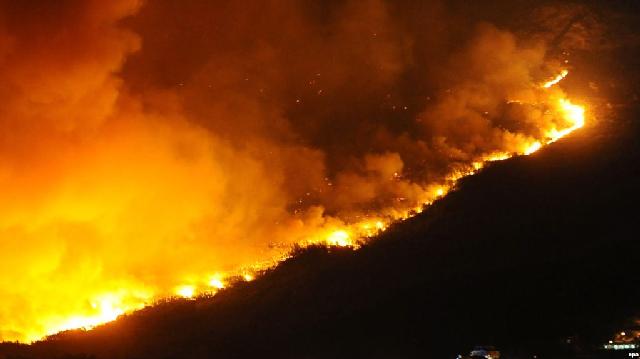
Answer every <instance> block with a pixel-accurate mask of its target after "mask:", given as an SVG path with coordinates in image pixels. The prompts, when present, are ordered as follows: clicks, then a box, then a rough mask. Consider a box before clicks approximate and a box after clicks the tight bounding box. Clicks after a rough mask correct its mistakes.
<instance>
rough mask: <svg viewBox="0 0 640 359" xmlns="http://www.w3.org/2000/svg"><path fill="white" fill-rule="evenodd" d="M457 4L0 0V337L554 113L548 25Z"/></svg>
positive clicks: (209, 263)
mask: <svg viewBox="0 0 640 359" xmlns="http://www.w3.org/2000/svg"><path fill="white" fill-rule="evenodd" d="M463 15H464V14H461V13H459V12H458V10H456V6H452V7H447V6H445V5H443V4H442V3H439V2H436V1H431V2H421V3H420V4H419V5H416V4H413V3H412V2H406V3H405V2H386V1H383V0H366V1H326V2H317V1H303V0H299V1H298V0H281V1H276V0H273V1H269V0H267V1H262V2H258V3H252V4H251V6H248V5H247V4H245V3H240V2H237V1H216V2H208V1H197V0H191V1H178V0H175V1H174V0H168V1H150V2H148V3H146V4H142V3H140V2H139V1H136V0H118V1H99V0H93V1H75V0H65V1H55V2H52V1H26V2H22V1H9V0H7V1H1V2H0V98H1V99H2V100H1V105H0V271H1V272H2V274H3V275H2V276H1V277H0V303H1V304H2V305H1V306H0V323H2V324H1V325H0V339H5V340H12V339H32V338H37V337H38V336H41V335H43V334H44V333H47V331H49V330H52V329H61V328H66V327H73V326H77V325H79V324H83V323H86V322H83V320H84V319H83V318H86V317H91V316H94V317H97V320H98V321H99V320H104V319H108V317H101V315H105V313H111V314H113V313H114V308H132V307H135V306H136V305H138V304H140V303H144V302H145V301H149V300H151V299H152V298H157V297H158V296H162V295H167V294H171V293H172V291H173V290H174V288H175V287H176V286H177V285H180V284H184V283H187V284H193V285H195V286H202V285H206V280H207V278H209V276H212V275H215V273H216V272H224V271H232V270H236V269H238V268H243V267H246V266H251V265H253V264H255V263H259V262H261V261H269V260H271V259H273V258H274V257H276V256H278V255H279V254H281V253H283V251H285V250H286V248H287V247H288V246H289V245H291V244H293V243H298V242H300V241H304V240H314V239H317V238H318V237H319V236H320V237H322V236H325V235H326V233H329V232H330V231H332V230H335V229H337V228H341V226H343V225H345V224H349V223H354V222H357V221H362V220H363V219H366V218H382V219H384V220H388V219H393V218H397V217H399V216H401V215H400V214H402V213H406V211H407V210H409V209H412V208H415V207H417V206H420V205H421V204H423V203H426V202H428V201H430V200H433V199H434V198H435V196H437V194H434V193H436V192H434V191H435V189H436V188H438V186H441V185H445V184H446V183H447V180H446V179H447V178H448V176H451V175H452V173H455V172H456V171H459V170H461V169H464V168H468V167H469V166H471V165H472V163H473V162H476V161H479V160H481V159H483V158H485V157H486V156H490V155H492V154H496V153H510V152H522V150H523V148H525V147H526V146H529V145H531V144H532V143H533V142H534V141H536V140H540V139H542V138H543V137H544V133H545V131H546V130H548V129H549V128H553V127H554V126H559V125H561V124H558V123H556V122H557V119H556V118H555V117H554V116H553V113H551V112H550V110H549V109H547V108H545V106H544V103H545V101H547V100H548V98H549V96H551V97H554V96H555V97H559V96H560V90H557V89H552V90H551V93H549V92H545V93H544V94H543V93H542V92H541V90H540V89H539V88H538V84H539V83H540V81H542V80H544V79H546V78H548V77H549V76H550V75H554V74H555V71H557V70H559V64H560V62H559V61H555V62H554V61H553V59H549V57H548V56H546V53H547V45H546V44H548V43H549V41H548V39H547V38H545V37H544V36H541V37H535V36H530V37H528V38H527V40H526V41H525V40H524V39H521V38H517V37H516V35H514V34H512V33H510V32H508V31H505V30H500V29H499V28H497V27H496V26H494V25H490V24H487V23H484V24H483V23H482V22H481V21H480V20H482V17H481V14H476V15H475V16H476V18H470V17H469V16H468V14H466V15H464V16H463ZM463 18H464V19H465V20H464V21H463V20H461V19H463ZM474 19H475V20H474ZM561 25H562V24H559V25H556V24H554V25H553V26H561ZM547 30H549V29H548V28H547ZM550 60H551V61H550ZM541 104H542V105H541ZM203 281H204V282H203ZM115 312H117V311H115Z"/></svg>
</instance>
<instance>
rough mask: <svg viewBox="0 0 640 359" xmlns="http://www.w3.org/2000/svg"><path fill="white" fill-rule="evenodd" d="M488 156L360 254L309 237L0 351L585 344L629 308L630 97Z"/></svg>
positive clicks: (134, 352)
mask: <svg viewBox="0 0 640 359" xmlns="http://www.w3.org/2000/svg"><path fill="white" fill-rule="evenodd" d="M613 112H614V113H616V116H617V118H616V119H613V120H615V121H611V122H609V121H607V118H604V119H602V120H601V121H600V123H599V124H596V125H593V126H591V127H590V128H585V129H583V130H581V131H579V132H578V133H575V134H574V135H572V136H571V137H570V138H567V139H565V140H562V141H559V142H557V143H555V144H553V145H551V146H549V147H548V148H545V149H544V150H542V151H540V152H539V153H536V154H534V155H532V156H528V157H519V158H514V159H511V160H508V161H504V162H500V163H495V164H493V165H491V166H490V167H489V168H487V169H485V170H483V171H482V172H481V173H480V174H478V175H476V176H472V177H469V178H467V179H464V180H463V181H462V182H461V183H460V186H459V189H458V190H456V191H454V192H452V193H451V194H449V195H448V196H447V197H446V198H444V199H442V200H440V201H438V202H437V203H436V204H434V205H433V206H432V207H431V208H429V210H427V211H425V212H424V213H423V214H421V215H419V216H417V217H415V218H413V219H411V220H408V221H406V222H404V223H401V224H398V225H396V226H393V227H392V228H390V229H389V230H388V231H387V232H385V233H384V234H383V235H382V236H380V238H379V239H377V240H375V241H374V242H372V243H371V244H369V245H367V246H365V247H363V248H362V249H360V250H359V251H352V250H349V249H340V248H322V247H315V248H308V249H304V250H299V251H298V253H297V254H296V256H294V258H292V259H290V260H287V261H286V262H284V263H282V264H281V265H280V266H278V267H277V268H276V269H274V270H272V271H270V272H268V273H266V274H265V275H264V276H262V277H260V278H258V279H257V280H255V281H254V282H251V283H238V284H237V285H236V286H235V287H233V288H230V289H228V290H224V291H222V292H220V293H219V294H218V295H216V296H215V297H212V298H201V299H198V300H196V301H188V300H175V301H170V302H166V303H161V304H159V305H157V306H154V307H150V308H147V309H145V310H142V311H139V312H137V313H134V314H132V315H129V316H126V317H124V318H121V319H120V320H118V321H116V322H114V323H110V324H107V325H104V326H102V327H99V328H97V329H95V330H93V331H89V332H82V331H76V332H73V331H72V332H66V333H61V334H59V335H56V336H53V337H51V338H50V339H49V340H47V341H44V342H40V343H36V344H34V345H32V346H25V345H17V344H4V345H2V346H0V358H2V357H3V353H4V355H5V356H6V357H7V358H45V357H46V358H85V357H92V358H93V357H95V358H212V357H215V358H254V357H265V358H271V357H277V358H338V357H339V358H360V357H367V358H390V357H393V358H397V357H400V358H404V357H407V358H412V357H427V358H448V357H454V356H455V354H457V353H463V352H466V351H468V350H469V349H470V347H471V346H473V345H476V344H491V345H496V346H498V347H499V348H501V349H502V350H503V352H504V353H505V354H507V355H508V356H507V357H508V358H520V357H531V355H533V354H538V355H539V357H541V358H550V357H551V358H553V357H563V358H567V357H581V356H580V355H583V356H582V357H590V356H588V355H591V354H589V353H593V352H595V351H594V347H595V345H597V344H600V343H601V342H602V341H604V340H605V339H606V338H607V336H608V335H610V334H611V333H613V332H615V331H616V330H617V329H618V328H619V326H621V325H624V324H625V321H626V320H628V319H629V318H631V317H632V316H633V315H635V314H637V313H638V310H640V305H639V304H638V303H640V285H639V281H638V269H639V263H640V261H638V253H640V240H638V220H639V217H638V209H637V208H638V205H639V203H640V201H639V199H640V195H639V193H638V184H639V182H638V178H639V175H640V165H639V163H640V144H639V143H638V141H637V140H636V139H637V138H638V135H639V134H640V130H639V128H638V125H637V124H636V122H635V120H636V119H638V118H639V117H638V115H639V113H638V112H637V108H633V107H627V108H618V109H616V110H615V111H613Z"/></svg>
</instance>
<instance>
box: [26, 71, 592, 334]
mask: <svg viewBox="0 0 640 359" xmlns="http://www.w3.org/2000/svg"><path fill="white" fill-rule="evenodd" d="M568 74H569V72H568V71H567V70H563V71H562V72H561V73H560V74H559V75H557V76H556V77H554V78H553V79H552V80H550V81H547V82H545V83H544V84H542V85H541V88H542V89H543V91H544V90H546V89H549V88H551V87H553V86H554V85H556V84H558V83H559V82H560V81H562V80H563V79H564V78H565V77H566V76H567V75H568ZM511 102H515V101H511ZM515 103H518V102H515ZM550 106H551V108H552V111H553V112H554V113H555V114H557V117H558V119H557V120H558V121H557V122H558V125H555V126H553V127H551V128H545V129H542V130H543V131H544V138H539V139H530V140H527V141H523V145H522V148H521V149H520V150H519V151H517V152H514V153H507V152H495V153H490V154H485V155H483V156H482V157H480V158H477V159H475V160H474V161H472V162H470V164H469V165H468V167H467V168H461V169H456V170H455V171H453V172H452V173H450V175H449V176H447V177H446V180H445V181H444V182H443V183H438V184H434V185H431V186H430V187H427V188H426V189H425V190H424V191H423V192H424V193H423V194H422V197H421V200H420V201H419V202H418V203H408V204H407V205H406V206H405V207H404V208H400V209H398V208H393V209H389V210H387V211H385V212H383V213H380V214H378V215H371V214H368V215H367V216H363V217H361V219H360V220H355V221H353V222H351V223H344V222H331V223H327V224H325V225H323V226H320V227H319V228H320V229H319V230H317V231H316V232H314V233H310V234H309V235H308V237H307V238H305V239H304V240H303V241H302V243H303V245H304V244H324V245H328V246H339V247H352V248H354V249H355V248H358V247H359V246H360V243H362V242H366V240H367V239H368V238H371V237H374V236H376V235H377V234H379V233H381V232H383V231H385V230H387V228H388V227H389V226H390V225H391V224H392V223H394V222H397V221H400V220H403V219H407V218H410V217H412V216H414V215H415V214H417V213H420V212H422V210H423V209H424V208H425V207H426V206H429V205H430V204H431V203H433V202H434V201H436V200H437V199H439V198H441V197H443V196H445V195H446V194H447V193H448V192H449V191H450V190H451V189H452V188H455V185H456V181H458V180H459V179H460V178H463V177H465V176H469V175H472V174H474V173H476V172H477V171H478V170H480V169H481V168H483V167H484V166H485V165H486V163H488V162H494V161H501V160H505V159H508V158H510V157H512V156H514V155H530V154H532V153H534V152H536V151H538V150H539V149H541V148H542V147H544V145H546V144H549V143H552V142H555V141H557V140H558V139H560V138H562V137H564V136H566V135H568V134H570V133H571V132H573V131H575V130H576V129H578V128H581V127H583V126H584V123H585V109H584V107H582V106H580V105H577V104H574V103H572V102H571V101H570V100H568V99H567V98H564V97H560V98H558V99H555V100H551V103H550ZM394 177H398V174H397V173H396V174H394ZM79 212H84V211H83V210H80V211H79ZM286 258H287V255H283V256H281V257H279V258H275V259H274V260H272V261H267V262H264V263H258V264H256V265H255V266H254V267H253V268H252V269H251V270H247V269H246V268H245V269H243V270H241V271H239V272H233V271H232V272H219V273H216V274H214V275H212V276H211V275H210V276H208V277H205V278H201V279H200V280H193V278H188V279H185V281H184V282H183V283H175V286H174V287H173V288H174V289H173V293H163V292H156V291H146V292H145V293H144V294H143V295H140V294H139V293H138V294H136V293H137V292H139V289H136V290H133V289H130V290H129V291H126V290H125V291H121V292H117V293H107V294H100V295H97V296H96V297H95V300H94V301H92V302H91V303H90V304H89V306H88V307H87V308H84V309H82V312H83V313H85V315H71V316H68V317H65V318H53V319H51V320H45V324H44V325H43V326H42V327H39V328H35V329H34V330H33V331H32V332H30V333H28V334H27V335H25V336H24V337H22V338H21V339H23V340H27V341H31V340H35V339H38V338H41V337H42V336H43V335H47V334H52V333H55V332H59V331H62V330H67V329H73V328H92V327H94V326H96V325H98V324H102V323H105V322H109V321H112V320H115V319H116V318H118V317H119V316H120V315H122V314H124V313H127V312H131V311H133V310H136V309H139V308H141V307H143V306H144V305H146V304H147V303H149V302H150V301H151V300H153V299H156V298H158V297H160V296H166V295H167V294H169V295H171V294H172V295H176V296H179V297H182V298H189V299H190V298H195V297H196V296H197V295H198V294H201V293H212V291H213V293H215V291H217V290H221V289H223V288H225V287H226V286H227V285H228V283H231V282H230V280H231V279H230V278H232V277H234V278H242V280H244V281H252V280H254V279H255V278H256V275H257V273H259V272H260V271H261V270H263V269H265V268H267V267H271V266H273V265H274V264H277V263H278V262H279V261H280V260H282V259H286ZM209 273H211V272H209ZM134 287H135V286H134ZM134 292H135V293H134Z"/></svg>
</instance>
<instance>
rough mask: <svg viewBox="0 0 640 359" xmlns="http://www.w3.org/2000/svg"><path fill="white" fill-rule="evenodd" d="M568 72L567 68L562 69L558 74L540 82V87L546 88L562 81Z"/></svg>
mask: <svg viewBox="0 0 640 359" xmlns="http://www.w3.org/2000/svg"><path fill="white" fill-rule="evenodd" d="M568 74H569V70H562V72H560V73H559V74H558V76H556V77H554V78H553V79H551V80H549V81H547V82H545V83H544V84H542V87H543V88H546V89H548V88H550V87H552V86H553V85H556V84H557V83H559V82H560V81H562V80H563V79H564V78H565V77H567V75H568Z"/></svg>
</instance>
